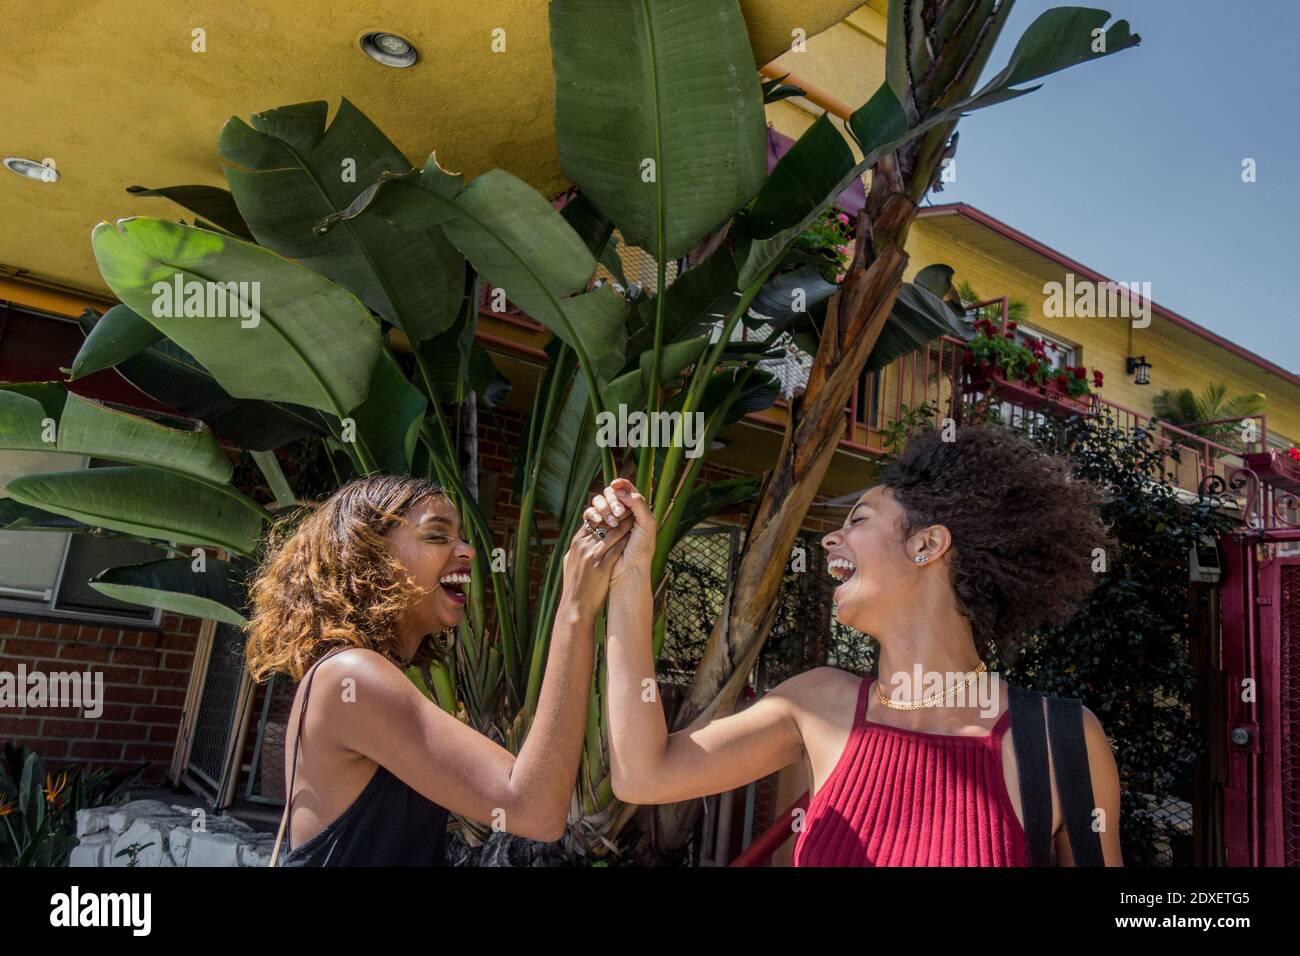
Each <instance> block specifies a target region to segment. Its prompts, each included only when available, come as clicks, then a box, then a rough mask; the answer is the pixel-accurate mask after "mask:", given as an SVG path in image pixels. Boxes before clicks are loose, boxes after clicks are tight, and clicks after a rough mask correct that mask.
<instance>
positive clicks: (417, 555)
mask: <svg viewBox="0 0 1300 956" xmlns="http://www.w3.org/2000/svg"><path fill="white" fill-rule="evenodd" d="M387 538H388V544H389V547H390V548H391V549H392V552H393V556H394V557H396V558H397V560H399V561H400V562H401V563H402V565H403V566H404V567H405V568H406V572H407V573H408V574H409V575H410V576H411V577H412V578H413V579H414V580H415V583H416V584H417V585H418V586H419V587H420V588H422V589H423V590H424V591H425V592H426V593H425V595H424V597H423V598H420V599H418V600H415V601H412V603H411V606H410V607H409V608H407V612H406V613H407V626H408V628H410V629H412V630H413V631H414V632H415V633H417V634H418V635H419V636H421V637H423V636H424V635H426V634H434V633H437V632H438V631H441V630H444V629H445V628H448V627H452V626H454V625H457V624H459V623H460V622H461V620H462V619H463V618H464V616H465V595H466V592H467V590H468V588H469V580H470V578H469V575H470V562H471V561H473V560H474V549H473V548H472V547H470V545H469V542H467V541H464V540H463V539H462V538H461V536H460V515H459V514H458V513H457V511H456V507H455V506H454V505H453V504H452V503H451V502H450V501H449V500H448V499H446V498H444V497H436V498H424V499H422V500H420V501H417V502H416V503H415V504H414V505H413V506H412V507H411V510H410V511H409V512H407V515H406V517H405V519H404V520H402V521H401V522H399V523H398V524H397V525H395V526H394V527H393V528H392V530H390V531H389V532H388V534H387Z"/></svg>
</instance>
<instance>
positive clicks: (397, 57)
mask: <svg viewBox="0 0 1300 956" xmlns="http://www.w3.org/2000/svg"><path fill="white" fill-rule="evenodd" d="M361 49H362V50H363V51H364V52H365V54H366V56H368V57H370V59H372V60H374V61H375V62H377V63H382V64H384V66H395V67H398V68H401V67H406V66H414V65H415V61H416V60H418V59H419V58H420V53H419V51H418V50H416V49H415V45H414V44H412V43H411V42H410V41H409V40H405V39H403V38H402V37H399V36H398V35H397V34H396V33H380V32H376V33H367V34H366V35H365V36H363V37H362V38H361Z"/></svg>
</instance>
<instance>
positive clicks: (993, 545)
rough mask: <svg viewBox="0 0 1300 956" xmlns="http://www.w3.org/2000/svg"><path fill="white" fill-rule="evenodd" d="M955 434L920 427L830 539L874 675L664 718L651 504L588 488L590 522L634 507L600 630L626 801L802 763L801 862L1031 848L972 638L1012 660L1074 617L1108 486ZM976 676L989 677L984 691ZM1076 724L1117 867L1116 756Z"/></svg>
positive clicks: (1063, 839)
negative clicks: (1031, 635)
mask: <svg viewBox="0 0 1300 956" xmlns="http://www.w3.org/2000/svg"><path fill="white" fill-rule="evenodd" d="M951 437H953V439H954V440H951V441H944V440H943V435H942V434H941V433H939V432H929V433H926V434H923V435H919V436H917V437H915V438H913V439H912V440H911V441H910V442H909V443H908V444H907V446H906V448H905V449H904V451H903V453H902V455H901V456H900V457H899V458H898V459H897V460H896V461H895V462H893V463H892V464H890V465H888V466H887V467H886V468H885V469H883V471H882V473H881V476H880V480H879V483H877V484H876V485H875V486H874V487H872V488H871V489H870V490H868V491H867V492H866V493H865V494H864V495H862V496H861V498H860V499H859V500H858V501H857V503H856V504H855V505H854V507H853V508H852V509H851V510H850V512H849V514H848V517H847V518H846V520H845V522H844V525H843V527H841V528H839V529H838V530H836V531H834V532H832V533H830V534H827V535H826V536H825V537H824V538H823V539H822V546H823V548H824V549H825V551H826V555H827V564H828V571H830V572H831V573H832V574H833V575H834V576H835V577H836V578H837V579H840V580H842V583H841V584H840V586H839V587H838V588H837V589H836V591H835V605H836V614H837V616H838V618H839V620H840V621H842V622H843V623H845V624H848V625H850V626H851V627H854V628H856V629H858V630H860V631H862V632H864V633H866V634H870V635H871V636H873V637H874V638H876V639H877V640H878V641H879V643H880V659H879V668H878V670H879V673H880V675H882V676H881V679H880V681H879V682H877V681H876V680H875V679H873V678H870V677H868V678H859V677H858V676H857V675H856V674H852V673H849V672H846V671H842V670H838V669H836V668H834V667H819V668H815V669H813V670H810V671H807V672H805V673H803V674H799V675H796V676H795V677H792V678H790V679H789V680H787V681H785V682H784V683H782V684H780V685H778V686H777V687H775V688H774V689H773V690H771V691H769V692H768V693H767V694H765V695H764V696H763V697H761V698H760V699H759V700H758V701H757V702H755V703H754V704H753V705H751V706H750V707H748V708H747V709H745V710H743V711H741V712H739V713H736V714H733V715H731V716H727V717H722V718H717V719H709V715H708V714H707V713H706V714H705V715H703V716H701V718H700V719H699V720H697V721H696V722H695V723H693V724H692V725H691V726H689V727H687V728H685V729H683V730H679V731H677V732H675V733H672V734H669V733H668V732H667V725H666V723H665V720H664V713H663V707H662V705H661V704H660V703H659V701H658V698H657V696H652V695H646V694H644V693H643V690H642V686H643V682H644V681H646V680H647V679H650V680H653V678H654V661H653V657H652V650H651V648H652V641H651V622H652V618H653V605H652V597H651V593H650V560H651V557H652V556H653V554H654V542H655V533H656V528H655V521H654V516H653V514H652V513H651V512H650V510H649V509H648V508H647V507H646V503H645V500H644V499H643V498H642V497H641V495H640V494H639V493H638V492H637V491H636V489H635V488H634V487H633V486H632V485H631V483H630V482H627V481H625V480H623V479H617V480H616V481H615V482H614V484H613V486H612V487H611V488H610V489H608V490H607V491H606V493H605V494H603V495H598V496H597V497H596V498H594V499H593V502H592V506H591V508H589V509H588V510H587V515H588V520H593V521H594V520H599V517H600V516H601V515H604V514H608V513H611V512H612V513H613V514H615V515H621V514H624V513H628V512H630V513H631V514H632V515H633V517H634V518H635V525H634V527H633V530H632V535H631V539H630V540H629V542H628V544H627V547H626V549H625V550H624V552H623V555H622V557H621V558H620V559H619V565H618V567H617V568H616V574H617V575H618V578H617V581H616V583H615V585H614V586H613V587H612V588H611V590H610V599H609V619H608V620H609V623H608V628H607V631H608V636H607V639H606V645H607V648H608V654H609V659H608V660H609V734H610V766H611V771H612V782H613V787H614V792H615V793H616V794H617V795H618V796H619V797H620V798H621V799H624V800H627V801H630V802H633V803H641V804H662V803H675V802H678V801H682V800H688V799H691V798H695V797H701V796H706V795H709V794H715V793H722V792H725V791H729V790H732V789H735V788H737V787H740V786H743V785H744V784H746V783H749V782H750V781H753V780H757V779H759V778H761V777H764V776H766V775H768V774H770V773H773V772H775V771H777V770H780V769H782V768H783V767H786V766H788V765H790V764H793V763H795V762H798V761H803V762H804V765H805V768H806V770H807V773H808V779H809V780H810V781H811V792H812V797H811V802H810V804H809V807H808V811H807V815H806V817H805V818H804V819H803V821H802V827H801V828H800V830H801V832H800V833H799V836H798V840H797V842H796V845H795V852H794V865H795V866H896V865H903V866H907V865H920V866H947V865H957V866H963V865H965V866H1024V865H1027V863H1028V841H1027V836H1026V830H1025V827H1024V824H1023V823H1022V821H1023V819H1024V817H1025V813H1024V808H1023V807H1022V799H1021V796H1022V783H1023V782H1022V781H1021V780H1019V778H1018V775H1017V760H1016V753H1015V751H1014V750H1013V742H1012V737H1011V734H1010V732H1009V730H1010V724H1011V721H1010V716H1011V714H1010V709H1009V704H1010V692H1009V687H1010V685H1006V684H1005V683H1004V682H1003V681H1002V680H1001V678H999V677H996V676H995V675H993V674H991V673H981V672H983V671H984V663H983V661H982V660H981V656H980V653H979V649H980V648H981V647H983V646H987V645H988V644H989V643H990V642H991V643H992V644H993V645H994V646H996V647H998V648H999V651H1000V652H1001V655H1002V656H1003V657H1004V659H1006V658H1010V657H1012V656H1014V650H1015V648H1016V646H1017V645H1018V644H1019V643H1020V642H1021V641H1022V640H1023V639H1024V637H1025V636H1026V632H1028V631H1030V630H1031V629H1033V628H1035V627H1037V626H1040V625H1048V624H1052V623H1055V622H1060V621H1062V620H1064V619H1066V618H1067V617H1068V616H1069V615H1070V614H1071V613H1072V612H1073V610H1074V608H1075V606H1076V602H1078V601H1079V600H1081V599H1082V598H1083V597H1084V596H1085V595H1087V593H1088V592H1089V591H1090V590H1091V589H1092V588H1093V587H1094V586H1095V578H1094V572H1093V562H1094V560H1095V557H1096V553H1097V552H1096V551H1095V549H1098V548H1100V549H1103V550H1110V549H1111V548H1112V541H1111V539H1110V537H1109V534H1108V532H1107V529H1106V528H1105V526H1104V524H1103V523H1102V521H1101V520H1100V518H1099V516H1098V514H1097V505H1098V504H1099V502H1100V491H1099V490H1098V489H1097V488H1096V486H1094V485H1092V484H1090V483H1087V482H1084V481H1080V480H1077V479H1075V478H1073V477H1072V475H1071V473H1070V469H1069V465H1068V463H1067V462H1066V461H1065V460H1064V459H1062V458H1059V457H1056V456H1053V455H1050V454H1047V453H1045V452H1043V451H1041V450H1040V449H1039V448H1037V447H1036V446H1035V445H1034V444H1033V443H1031V442H1030V441H1028V440H1027V439H1025V438H1023V437H1021V436H1019V435H1016V434H1014V433H1013V432H1010V431H1008V430H1006V429H1002V428H996V427H995V428H985V427H970V426H967V427H961V428H958V429H956V430H955V435H953V436H951ZM743 598H744V596H743V595H741V596H740V599H741V600H743ZM918 673H919V674H923V675H939V676H940V677H941V681H940V682H938V690H937V691H936V692H933V693H930V692H928V691H929V688H930V686H934V684H935V682H934V681H930V680H928V678H927V684H926V686H924V687H920V686H918V682H917V681H916V680H915V679H914V675H916V674H918ZM973 680H983V681H984V682H985V683H984V687H985V688H986V690H987V691H988V692H989V693H988V694H987V695H986V696H981V698H980V699H979V700H977V701H972V700H971V696H970V695H969V691H968V688H969V687H970V686H971V682H972V681H973ZM888 686H892V687H893V688H894V690H893V691H886V690H885V687H888ZM945 687H946V688H947V690H944V688H945ZM900 688H902V689H903V693H901V694H900V693H899V690H900ZM954 693H956V694H957V696H953V694H954ZM1017 693H1019V691H1017ZM647 697H649V698H650V699H649V700H647ZM1083 723H1084V728H1083V732H1082V736H1083V738H1084V743H1086V761H1085V760H1084V758H1082V757H1081V758H1080V762H1081V763H1083V762H1086V764H1087V766H1088V769H1089V772H1090V775H1091V778H1092V779H1091V783H1092V788H1093V794H1094V799H1095V801H1096V807H1098V808H1100V809H1101V810H1103V811H1104V814H1105V815H1104V818H1103V817H1097V818H1098V819H1104V824H1103V826H1102V829H1101V833H1100V842H1101V845H1102V847H1101V855H1103V856H1104V860H1105V863H1106V864H1107V865H1122V864H1121V855H1120V845H1119V800H1120V795H1119V780H1118V773H1117V770H1116V766H1115V760H1114V756H1113V754H1112V753H1111V749H1110V745H1109V743H1108V742H1107V739H1106V735H1105V733H1104V732H1103V730H1102V727H1101V725H1100V723H1099V722H1098V721H1097V718H1096V717H1095V716H1094V715H1093V714H1092V712H1091V711H1088V710H1087V709H1086V708H1083ZM1044 765H1045V766H1049V767H1051V769H1050V770H1049V772H1048V776H1050V777H1051V780H1050V783H1049V786H1050V792H1051V804H1052V813H1051V817H1052V820H1051V834H1052V835H1051V847H1052V849H1053V851H1054V852H1053V853H1052V854H1051V857H1052V859H1053V860H1054V862H1055V863H1056V864H1057V865H1064V866H1071V865H1074V857H1073V855H1072V853H1071V845H1070V842H1069V840H1068V839H1067V832H1066V829H1065V827H1063V825H1062V824H1063V818H1062V802H1061V799H1060V794H1059V792H1058V787H1057V779H1056V777H1057V774H1056V769H1055V764H1048V763H1047V762H1046V761H1044ZM1031 783H1033V784H1036V785H1039V786H1041V785H1042V784H1043V781H1042V780H1036V781H1031ZM1038 792H1042V791H1038ZM1044 803H1045V800H1044ZM1035 806H1038V804H1037V803H1036V804H1035ZM1045 817H1046V813H1045V812H1044V820H1043V823H1044V824H1046V820H1045ZM1090 822H1091V821H1089V823H1090ZM1098 862H1100V861H1098Z"/></svg>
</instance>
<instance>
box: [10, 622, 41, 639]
mask: <svg viewBox="0 0 1300 956" xmlns="http://www.w3.org/2000/svg"><path fill="white" fill-rule="evenodd" d="M38 626H39V624H38V622H37V621H33V620H32V619H31V618H23V619H22V620H20V621H18V626H17V627H16V628H15V629H14V631H13V633H14V634H22V635H24V636H26V637H35V636H36V630H37V628H38Z"/></svg>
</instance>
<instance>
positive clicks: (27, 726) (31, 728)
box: [0, 713, 41, 736]
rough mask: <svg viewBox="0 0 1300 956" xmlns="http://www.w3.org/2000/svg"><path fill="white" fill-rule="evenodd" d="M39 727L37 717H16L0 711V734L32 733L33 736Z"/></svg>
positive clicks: (39, 723)
mask: <svg viewBox="0 0 1300 956" xmlns="http://www.w3.org/2000/svg"><path fill="white" fill-rule="evenodd" d="M40 728H41V721H40V718H39V717H18V716H12V715H9V714H4V713H0V734H3V735H5V736H8V735H9V734H32V735H33V736H35V735H36V733H37V731H39V730H40Z"/></svg>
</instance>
